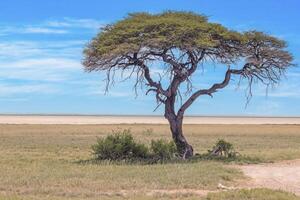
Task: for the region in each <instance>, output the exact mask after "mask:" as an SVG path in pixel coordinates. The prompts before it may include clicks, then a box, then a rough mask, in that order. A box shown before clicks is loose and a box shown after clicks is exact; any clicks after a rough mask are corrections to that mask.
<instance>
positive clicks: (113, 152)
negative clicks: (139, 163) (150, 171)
mask: <svg viewBox="0 0 300 200" xmlns="http://www.w3.org/2000/svg"><path fill="white" fill-rule="evenodd" d="M92 150H93V154H94V155H95V158H96V159H97V160H131V159H145V158H147V157H149V149H148V148H147V147H146V146H145V145H144V144H140V143H137V142H136V141H134V139H133V137H132V135H131V134H130V130H129V129H125V130H123V131H117V132H113V134H112V135H108V136H107V137H105V138H98V140H97V143H96V144H95V145H93V146H92Z"/></svg>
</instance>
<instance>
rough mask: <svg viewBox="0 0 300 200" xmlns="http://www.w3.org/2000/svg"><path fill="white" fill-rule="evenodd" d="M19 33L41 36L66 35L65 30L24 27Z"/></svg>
mask: <svg viewBox="0 0 300 200" xmlns="http://www.w3.org/2000/svg"><path fill="white" fill-rule="evenodd" d="M20 32H23V33H42V34H66V33H68V31H67V30H60V29H51V28H43V27H26V28H24V29H21V30H20Z"/></svg>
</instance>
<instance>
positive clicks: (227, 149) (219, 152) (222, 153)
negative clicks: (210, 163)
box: [208, 139, 239, 158]
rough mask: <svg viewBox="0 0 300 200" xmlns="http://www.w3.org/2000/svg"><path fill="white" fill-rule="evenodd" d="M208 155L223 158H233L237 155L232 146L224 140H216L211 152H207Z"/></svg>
mask: <svg viewBox="0 0 300 200" xmlns="http://www.w3.org/2000/svg"><path fill="white" fill-rule="evenodd" d="M208 153H209V155H211V156H217V157H225V158H235V157H237V156H238V155H239V153H238V152H237V151H235V149H234V147H233V145H232V144H231V143H229V142H227V141H225V140H222V139H221V140H218V141H217V142H216V144H215V146H214V147H213V148H212V150H208Z"/></svg>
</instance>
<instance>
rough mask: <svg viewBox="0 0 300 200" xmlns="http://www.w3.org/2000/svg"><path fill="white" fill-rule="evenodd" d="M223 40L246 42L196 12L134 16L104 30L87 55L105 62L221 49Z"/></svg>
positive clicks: (235, 33)
mask: <svg viewBox="0 0 300 200" xmlns="http://www.w3.org/2000/svg"><path fill="white" fill-rule="evenodd" d="M221 40H224V41H226V40H228V41H229V40H230V41H236V42H241V41H244V40H245V38H244V37H243V35H242V34H240V33H238V32H235V31H230V30H228V29H227V28H225V27H223V26H222V25H220V24H216V23H210V22H208V21H207V17H206V16H203V15H198V14H195V13H192V12H173V11H168V12H163V13H161V14H149V13H133V14H129V15H128V17H126V18H125V19H123V20H120V21H118V22H116V23H114V24H110V25H107V26H106V27H105V28H103V30H102V32H100V33H99V34H98V35H97V36H96V37H95V38H94V39H93V40H92V41H91V43H90V44H89V45H88V47H87V48H86V49H85V51H84V53H85V54H86V56H87V57H89V56H95V55H98V56H100V57H102V58H104V57H112V56H115V55H124V54H127V53H130V52H131V53H133V52H137V51H138V50H139V49H140V48H141V47H146V48H152V49H165V48H170V47H177V48H179V49H191V48H192V49H203V48H213V47H216V48H218V47H220V44H221V43H220V42H221Z"/></svg>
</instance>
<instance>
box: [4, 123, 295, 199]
mask: <svg viewBox="0 0 300 200" xmlns="http://www.w3.org/2000/svg"><path fill="white" fill-rule="evenodd" d="M117 128H120V129H124V128H131V130H132V132H133V134H135V135H136V137H137V138H138V139H139V140H141V141H143V142H144V141H146V142H149V141H150V140H151V139H153V138H167V139H168V138H170V136H169V130H168V126H166V125H0V155H1V159H0V199H9V198H8V197H10V198H11V199H83V198H84V199H99V197H101V199H110V198H114V199H122V198H123V196H128V195H129V196H130V198H136V199H151V198H152V197H149V196H145V195H142V194H143V192H145V191H149V190H154V189H165V190H171V189H179V188H180V189H183V188H186V189H205V190H207V189H209V190H214V189H216V187H217V184H218V183H219V182H221V183H223V184H225V185H234V184H235V183H234V180H237V179H239V178H241V177H242V175H241V173H240V172H238V171H237V170H235V169H231V168H228V167H226V166H225V165H223V164H220V163H215V162H200V163H189V164H165V165H110V164H102V165H93V164H86V165H83V164H78V163H76V161H78V160H81V159H88V158H90V156H91V154H90V146H91V145H92V144H94V143H95V140H96V137H101V136H103V135H106V134H108V133H110V132H111V130H112V129H117ZM184 129H185V132H186V135H187V137H188V139H189V141H191V143H192V144H193V145H194V147H195V150H196V151H197V152H205V151H206V150H207V149H209V148H210V147H211V146H212V145H213V143H214V142H215V141H216V140H217V139H218V138H224V139H226V140H228V141H230V142H232V143H234V144H235V145H236V146H237V149H238V150H239V151H240V152H241V153H242V154H246V155H251V156H257V157H259V158H260V159H262V160H265V161H272V160H281V159H293V158H299V157H300V146H299V143H300V133H299V130H300V126H297V125H275V126H272V125H244V126H243V125H234V126H233V125H188V126H185V127H184ZM141 195H142V196H141ZM157 198H160V199H168V198H171V197H170V196H161V197H157ZM157 198H156V199H157ZM172 198H173V197H172ZM174 198H178V199H193V198H194V196H193V195H188V194H185V195H183V196H179V197H178V196H175V197H174Z"/></svg>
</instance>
